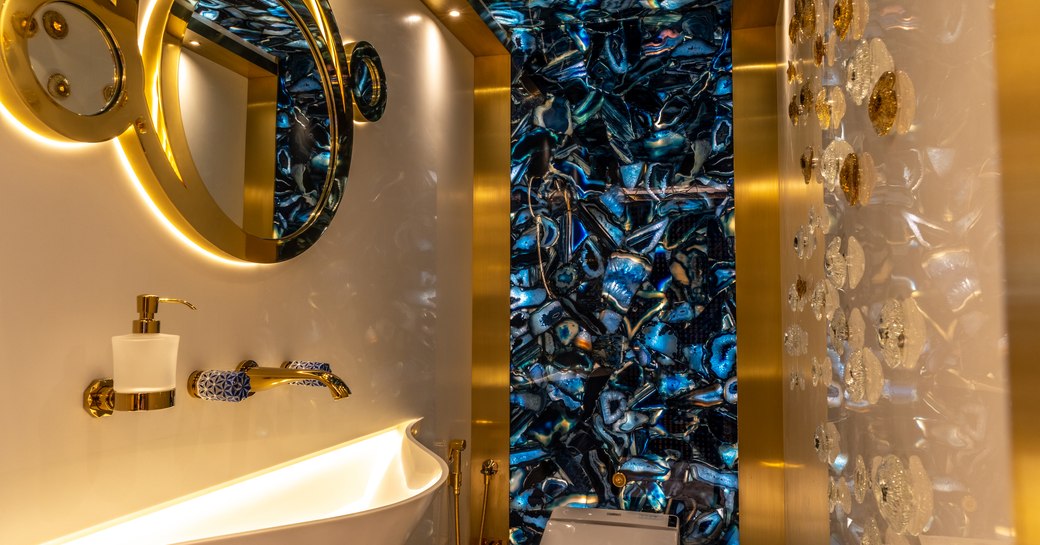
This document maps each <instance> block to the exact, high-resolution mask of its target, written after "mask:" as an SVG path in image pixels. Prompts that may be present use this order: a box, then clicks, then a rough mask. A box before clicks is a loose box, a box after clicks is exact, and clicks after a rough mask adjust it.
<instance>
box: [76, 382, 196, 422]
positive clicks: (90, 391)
mask: <svg viewBox="0 0 1040 545" xmlns="http://www.w3.org/2000/svg"><path fill="white" fill-rule="evenodd" d="M175 394H176V391H175V390H167V391H165V392H143V393H132V394H124V393H119V392H117V391H115V389H113V388H112V379H110V378H99V379H97V380H95V381H93V382H91V383H90V386H87V389H86V390H84V391H83V408H84V409H85V410H86V411H87V412H88V413H90V416H93V417H94V418H101V417H103V416H112V413H113V412H114V411H121V412H136V411H156V410H159V409H169V408H170V407H173V404H174V397H175Z"/></svg>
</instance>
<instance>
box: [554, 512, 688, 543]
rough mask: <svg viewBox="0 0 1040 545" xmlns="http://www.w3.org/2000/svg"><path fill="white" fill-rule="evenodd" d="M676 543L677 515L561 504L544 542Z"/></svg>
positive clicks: (677, 535) (677, 541)
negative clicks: (583, 507)
mask: <svg viewBox="0 0 1040 545" xmlns="http://www.w3.org/2000/svg"><path fill="white" fill-rule="evenodd" d="M633 543H638V544H639V545H676V544H677V543H679V524H678V519H677V518H676V517H675V515H660V514H657V513H639V512H634V511H614V510H609V509H582V508H575V507H558V508H556V509H554V510H553V512H552V515H550V517H549V522H548V524H546V525H545V533H544V534H543V535H542V541H541V545H632V544H633Z"/></svg>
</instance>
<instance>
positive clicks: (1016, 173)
mask: <svg viewBox="0 0 1040 545" xmlns="http://www.w3.org/2000/svg"><path fill="white" fill-rule="evenodd" d="M994 5H995V10H996V42H997V43H996V55H997V78H998V82H997V84H998V85H997V92H998V93H999V99H1000V136H1001V150H1002V155H1003V157H1002V159H1003V178H1002V180H1003V188H1002V189H1003V193H1004V195H1003V198H1004V238H1005V244H1006V249H1005V252H1006V257H1005V259H1006V268H1005V271H1006V274H1007V327H1008V340H1009V342H1008V363H1009V366H1010V369H1009V381H1008V383H1009V386H1010V389H1011V442H1012V463H1013V464H1014V468H1013V470H1014V483H1015V490H1014V505H1015V533H1016V537H1017V542H1018V543H1019V545H1040V432H1038V431H1037V424H1036V423H1037V419H1038V418H1040V396H1038V395H1037V392H1040V366H1038V365H1037V362H1036V355H1037V354H1038V353H1040V335H1037V332H1038V331H1040V289H1038V288H1037V283H1038V281H1040V236H1038V234H1040V214H1037V213H1036V209H1037V207H1038V206H1040V183H1038V182H1040V168H1038V166H1037V162H1036V152H1037V150H1038V149H1040V103H1038V102H1037V100H1036V98H1037V97H1038V96H1040V57H1038V56H1037V55H1036V53H1035V49H1036V22H1037V21H1040V3H1037V2H1036V1H1035V0H1000V1H999V2H994Z"/></svg>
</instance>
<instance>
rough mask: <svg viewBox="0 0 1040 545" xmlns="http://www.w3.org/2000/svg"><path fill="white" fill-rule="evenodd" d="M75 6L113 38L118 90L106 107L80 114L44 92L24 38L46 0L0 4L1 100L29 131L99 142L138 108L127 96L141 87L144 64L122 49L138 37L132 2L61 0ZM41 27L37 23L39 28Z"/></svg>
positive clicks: (131, 119)
mask: <svg viewBox="0 0 1040 545" xmlns="http://www.w3.org/2000/svg"><path fill="white" fill-rule="evenodd" d="M62 1H63V2H65V3H67V4H71V5H73V6H76V7H78V8H80V9H82V10H83V11H85V12H86V13H87V14H89V15H90V16H91V17H92V18H93V19H94V21H95V22H96V23H97V24H98V25H99V26H100V27H102V28H104V29H105V30H106V31H107V32H108V35H109V36H110V37H111V39H112V42H113V43H114V44H115V48H116V55H117V56H118V60H119V63H120V65H121V66H122V81H121V82H120V85H119V96H118V97H117V98H116V99H115V100H114V101H113V104H112V105H111V106H110V107H109V108H107V109H106V110H105V111H103V112H101V113H99V114H95V115H89V116H85V115H79V114H77V113H75V112H72V111H71V110H67V109H65V108H64V107H62V106H61V105H59V104H58V103H57V102H55V101H54V100H53V99H51V97H50V96H49V95H48V93H47V90H46V89H44V88H43V87H42V86H41V85H40V84H39V82H38V81H37V79H36V75H35V74H34V73H33V70H32V65H31V62H30V59H29V49H28V43H27V40H26V39H25V38H26V36H25V28H26V24H27V23H28V22H29V21H30V17H31V16H32V15H33V14H34V13H36V11H37V10H39V8H40V7H41V6H43V5H45V4H49V3H51V0H4V1H3V3H2V6H0V44H3V53H2V54H0V64H2V65H3V69H2V73H0V100H2V101H3V104H4V106H6V107H7V109H8V110H9V111H10V112H11V114H12V115H14V116H15V117H16V118H17V119H18V120H19V121H20V122H21V123H22V124H23V125H25V126H26V127H27V128H29V129H30V130H32V131H33V132H35V133H37V134H39V135H41V136H44V137H47V138H50V139H52V140H59V141H71V142H104V141H106V140H111V139H113V138H115V137H117V136H119V135H120V134H122V133H124V132H126V131H127V129H128V127H130V126H131V125H133V124H134V121H135V119H136V118H137V117H139V114H138V113H137V111H136V108H135V105H134V100H133V98H132V97H137V96H140V95H141V93H142V92H143V86H142V82H143V81H144V76H143V66H142V64H141V61H140V58H139V57H138V56H137V55H136V54H130V55H128V54H126V51H128V48H130V50H131V51H132V46H133V44H134V43H135V42H136V40H137V4H136V3H133V2H125V3H124V2H118V3H112V2H103V3H102V2H94V1H92V0H62ZM37 31H38V32H42V31H43V30H42V29H38V30H37Z"/></svg>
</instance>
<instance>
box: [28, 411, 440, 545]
mask: <svg viewBox="0 0 1040 545" xmlns="http://www.w3.org/2000/svg"><path fill="white" fill-rule="evenodd" d="M416 423H417V422H416V421H410V422H405V423H402V424H400V425H398V426H395V427H393V428H389V429H386V430H383V431H381V432H377V433H374V434H372V435H369V436H367V437H363V438H361V439H356V440H354V441H350V442H347V443H343V444H341V445H337V446H335V447H332V448H329V449H326V450H323V451H319V452H316V453H314V454H310V455H308V456H305V457H303V458H299V459H296V460H292V461H290V462H287V463H284V464H281V465H278V466H275V467H272V468H269V469H266V470H263V471H260V472H258V473H255V474H253V475H248V476H246V477H242V478H240V479H237V480H234V481H231V482H228V483H225V484H222V485H219V486H216V487H214V488H211V489H209V490H204V491H201V492H198V493H195V494H192V495H189V496H185V497H183V498H178V499H176V500H173V501H170V502H167V503H165V504H162V505H158V506H156V507H154V508H151V509H147V510H145V511H141V512H138V513H134V514H131V515H128V516H125V517H122V518H119V519H116V520H113V521H110V522H107V523H105V524H102V525H100V526H96V527H94V528H89V529H87V530H84V531H82V532H77V533H76V534H73V535H70V536H66V537H63V538H60V539H57V540H55V541H51V542H50V543H48V544H47V545H52V544H53V545H57V544H59V543H61V544H66V543H74V544H76V545H88V544H98V545H116V544H127V545H129V544H133V545H170V544H174V543H192V544H197V543H208V544H209V543H211V544H226V545H232V544H234V545H246V544H249V545H267V544H270V545H284V544H286V543H299V544H304V543H305V544H308V545H321V544H325V543H329V544H331V543H348V542H349V543H365V544H373V545H375V544H378V545H403V544H404V543H405V541H406V540H407V539H408V536H409V534H411V532H412V530H413V529H414V528H415V524H416V523H417V522H418V521H419V518H420V517H421V516H422V514H423V512H424V511H425V510H426V508H427V507H428V506H429V504H430V500H431V499H432V497H433V493H434V492H435V491H436V490H437V489H438V488H440V486H441V485H442V484H444V481H445V480H446V479H447V476H448V466H447V464H445V463H444V460H442V459H441V458H440V457H438V456H437V455H435V454H433V453H432V452H430V451H429V450H427V449H426V447H424V446H422V445H421V444H420V443H419V442H418V441H416V440H415V439H414V438H413V437H412V433H411V430H412V427H413V426H414V425H415V424H416Z"/></svg>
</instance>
